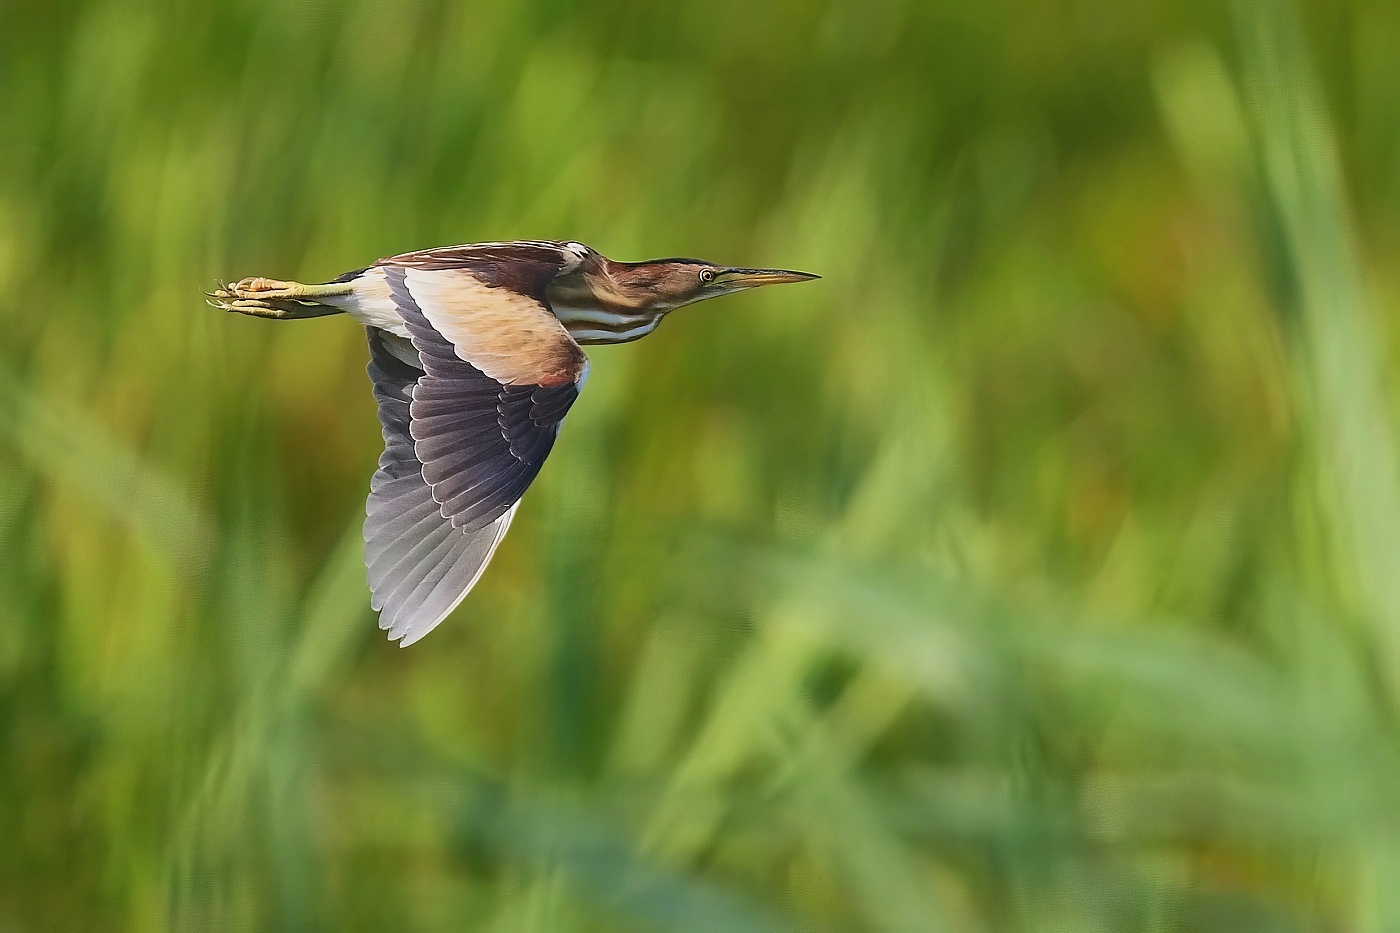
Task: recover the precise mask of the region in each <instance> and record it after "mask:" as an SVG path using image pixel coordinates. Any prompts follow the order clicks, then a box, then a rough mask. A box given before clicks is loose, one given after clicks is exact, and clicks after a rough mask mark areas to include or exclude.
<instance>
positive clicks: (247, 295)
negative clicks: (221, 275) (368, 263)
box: [208, 276, 354, 321]
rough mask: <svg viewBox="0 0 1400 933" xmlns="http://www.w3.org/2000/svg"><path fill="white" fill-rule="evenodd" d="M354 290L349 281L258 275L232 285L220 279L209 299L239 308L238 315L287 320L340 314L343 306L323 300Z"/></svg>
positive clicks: (218, 305)
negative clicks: (289, 279) (311, 281)
mask: <svg viewBox="0 0 1400 933" xmlns="http://www.w3.org/2000/svg"><path fill="white" fill-rule="evenodd" d="M353 290H354V286H353V285H351V284H350V283H348V282H329V283H327V284H325V285H303V284H302V283H301V282H284V281H282V280H281V279H267V278H263V277H262V276H255V277H252V278H246V279H241V280H239V281H237V282H234V283H233V284H232V285H225V284H224V283H222V282H220V283H219V287H218V288H217V289H216V290H215V291H213V292H210V293H209V295H208V298H209V303H210V304H211V305H213V306H214V307H216V308H220V309H222V310H224V311H237V312H238V313H239V314H250V315H253V316H254V317H267V318H276V319H278V320H284V321H285V320H295V319H296V318H307V317H321V316H322V315H326V314H337V313H339V312H340V311H341V310H342V309H341V308H338V307H336V306H335V305H330V304H324V303H322V301H321V299H323V298H331V297H334V296H336V295H347V294H349V293H350V292H352V291H353Z"/></svg>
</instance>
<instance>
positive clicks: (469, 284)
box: [365, 254, 588, 643]
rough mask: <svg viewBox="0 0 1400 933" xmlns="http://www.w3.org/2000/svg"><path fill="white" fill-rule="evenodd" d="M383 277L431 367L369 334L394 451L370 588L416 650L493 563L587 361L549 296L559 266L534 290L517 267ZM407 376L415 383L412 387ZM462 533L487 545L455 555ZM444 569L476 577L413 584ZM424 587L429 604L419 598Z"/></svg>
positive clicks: (368, 531)
mask: <svg viewBox="0 0 1400 933" xmlns="http://www.w3.org/2000/svg"><path fill="white" fill-rule="evenodd" d="M414 255H418V254H414ZM381 268H383V270H384V275H385V280H386V281H387V283H388V285H389V291H390V293H391V295H392V297H393V301H394V305H395V307H396V309H397V310H398V312H399V314H400V315H401V316H402V318H403V320H404V323H405V325H406V327H407V329H408V332H409V336H410V338H411V341H412V347H411V351H412V352H411V354H409V355H410V356H411V358H415V359H416V360H417V361H418V362H419V364H420V366H421V369H415V368H414V367H412V366H411V365H409V364H408V363H406V362H404V359H403V356H404V355H405V354H402V353H401V354H400V355H397V356H396V355H394V354H393V353H392V352H389V351H391V350H392V345H391V344H389V343H387V342H386V341H388V340H390V339H392V338H391V337H390V336H389V335H386V334H382V333H380V334H377V335H376V334H374V333H373V332H372V336H371V349H372V350H373V351H374V355H375V359H376V362H373V363H372V366H374V365H378V367H379V370H380V372H381V374H382V376H381V378H376V379H375V383H376V395H377V396H379V398H380V420H381V423H382V424H383V425H384V433H385V446H386V450H385V459H383V460H381V464H380V470H379V472H378V473H376V476H375V479H376V482H378V483H380V485H381V486H382V487H383V490H384V491H383V493H382V494H381V493H379V492H372V494H371V496H370V517H369V520H368V521H367V522H366V525H365V536H366V542H367V544H366V560H367V562H369V565H370V588H371V591H372V592H373V593H374V596H375V600H376V603H377V604H381V606H382V608H384V615H382V616H381V619H380V624H381V626H384V627H387V628H389V629H390V634H391V637H392V636H394V633H395V632H398V633H400V634H401V635H402V636H403V637H404V638H405V643H408V642H411V641H413V640H416V639H417V638H421V637H422V635H423V634H426V632H427V631H428V630H430V629H431V628H432V627H433V626H435V625H436V624H437V623H438V622H439V621H441V619H442V618H443V616H445V615H446V614H447V613H448V612H450V611H451V609H452V608H453V607H454V606H455V605H456V604H457V602H459V601H460V599H461V596H462V595H465V591H466V589H467V588H470V586H471V585H472V584H473V583H474V582H475V581H476V577H477V576H478V575H479V573H480V569H481V568H482V567H484V566H485V563H486V561H487V560H489V559H490V556H491V553H492V551H493V550H494V549H495V546H496V543H497V542H499V540H500V537H501V536H502V535H504V533H505V529H506V526H507V525H508V524H509V522H510V516H511V515H512V514H513V512H514V508H515V505H516V503H517V502H518V501H519V500H520V497H521V495H523V494H524V492H525V490H526V489H527V488H528V487H529V485H530V483H531V482H532V481H533V480H534V478H535V476H536V475H537V474H538V473H539V470H540V467H541V465H542V464H543V463H544V459H545V457H546V456H548V454H549V451H550V449H551V448H552V447H553V445H554V439H555V437H556V436H557V434H558V432H559V425H560V423H561V422H562V420H563V418H564V415H565V413H566V412H567V411H568V409H569V407H570V406H571V405H572V404H573V402H574V399H576V398H577V397H578V392H579V388H580V387H581V386H582V384H583V379H584V376H585V374H586V372H587V366H588V360H587V357H585V356H584V354H583V351H582V350H581V349H579V346H578V344H576V343H574V341H573V339H572V338H571V337H570V336H569V334H568V332H567V331H566V330H565V329H564V326H563V324H561V323H560V322H559V320H558V318H556V317H555V316H554V314H553V312H552V311H550V309H549V305H548V302H547V299H546V298H545V288H547V287H548V282H549V280H550V279H551V278H552V277H553V275H554V274H556V273H557V272H558V267H557V266H556V267H555V268H554V270H553V271H549V270H545V269H541V270H539V273H538V275H537V277H536V278H535V279H534V280H533V281H527V280H526V279H525V278H524V273H522V272H521V271H520V270H518V269H510V268H508V267H507V266H500V267H497V268H496V270H495V271H494V272H493V271H492V270H487V271H484V272H483V271H479V270H477V269H474V268H472V267H470V266H456V267H442V268H430V267H425V266H424V265H413V264H409V263H407V262H405V263H403V264H391V263H384V264H382V265H381ZM496 273H501V274H503V275H505V276H506V277H514V278H515V281H513V282H511V283H510V284H506V282H505V281H503V280H502V278H501V276H500V275H497V276H496V278H495V280H494V281H496V282H499V283H500V284H490V283H491V282H492V281H493V279H492V275H493V274H496ZM376 341H377V342H378V349H376ZM386 353H388V358H387V361H386V357H385V354H386ZM410 374H411V375H412V376H413V378H414V380H415V381H414V382H413V383H411V384H410V383H407V382H404V380H406V379H407V378H408V376H409V375H410ZM371 376H372V377H374V376H375V373H374V372H371ZM385 379H387V381H384V380H385ZM381 382H384V386H385V388H381ZM400 384H402V385H403V389H402V391H398V392H397V393H396V392H395V391H394V386H398V385H400ZM405 399H406V400H407V405H406V411H403V410H402V408H403V406H402V402H403V401H404V400H405ZM405 414H406V415H407V417H406V418H404V417H402V416H403V415H405ZM391 434H392V435H393V440H391ZM395 470H397V471H398V472H399V473H401V474H403V475H405V476H410V475H416V478H417V479H418V481H419V482H420V483H421V484H422V486H424V487H426V490H427V492H428V493H429V495H430V498H431V501H432V502H433V503H434V504H435V505H436V512H437V514H436V515H434V514H433V509H432V507H431V506H429V505H428V503H427V502H426V501H424V500H423V497H422V493H423V491H424V490H423V489H422V488H418V489H410V486H411V484H410V483H408V482H402V483H400V479H399V478H398V477H395V476H393V475H392V472H393V471H395ZM381 477H383V480H382V481H381ZM391 483H398V484H399V485H394V486H392V488H391ZM376 496H377V497H378V498H376ZM400 496H402V497H403V498H402V499H400V498H399V497H400ZM376 516H382V518H377V517H376ZM444 528H445V529H446V530H445V531H444V530H443V529H444ZM453 534H455V535H460V536H464V537H468V538H471V539H472V540H473V541H477V542H478V544H477V545H474V546H473V548H471V549H470V550H469V552H468V551H462V553H460V554H459V553H458V551H459V550H461V545H460V541H458V540H457V539H456V538H454V537H453ZM439 536H442V537H441V541H439ZM454 548H456V549H457V550H453V549H454ZM371 551H373V552H374V555H373V556H372V555H371ZM440 551H441V554H440V553H439V552H440ZM376 558H377V561H378V562H377V563H376ZM449 558H450V561H449ZM444 562H452V563H453V565H454V567H455V566H456V565H457V564H461V563H464V562H465V563H471V564H472V565H473V566H472V572H471V573H466V572H461V573H456V572H455V571H454V572H452V573H449V572H448V571H443V572H442V576H441V579H440V580H439V582H438V583H433V584H432V587H429V578H428V577H424V578H423V579H421V580H418V581H417V582H413V580H414V577H415V576H416V575H418V574H419V573H423V572H427V571H425V570H424V568H425V567H426V568H431V570H432V572H437V569H436V568H438V566H439V565H441V564H442V563H444ZM449 579H451V580H452V581H454V582H453V585H454V586H455V585H461V584H462V583H463V581H464V580H465V586H464V588H463V590H462V591H461V593H458V594H455V596H454V597H453V599H452V600H451V601H450V604H443V605H445V608H443V605H440V602H441V601H439V600H437V599H436V597H437V595H438V588H437V587H440V588H443V589H444V590H445V589H447V588H450V587H448V585H447V581H448V580H449ZM425 589H426V595H427V596H428V597H432V601H431V602H423V601H422V600H421V597H422V596H423V593H424V591H425ZM391 609H392V612H391V611H390V610H391Z"/></svg>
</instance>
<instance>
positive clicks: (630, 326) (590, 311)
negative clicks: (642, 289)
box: [550, 296, 666, 344]
mask: <svg viewBox="0 0 1400 933" xmlns="http://www.w3.org/2000/svg"><path fill="white" fill-rule="evenodd" d="M550 304H551V306H552V307H553V308H554V314H555V316H556V317H558V318H559V320H560V321H561V322H562V323H563V325H564V327H565V328H566V329H567V330H568V331H569V336H571V337H573V338H574V339H575V340H577V341H578V342H579V343H585V344H590V343H591V344H598V343H628V342H630V341H633V340H636V339H638V338H640V337H645V336H646V335H647V334H649V333H651V332H652V331H654V330H656V325H658V324H660V323H661V318H662V317H664V316H665V313H666V312H665V311H660V310H658V311H652V310H645V309H643V310H638V309H635V308H624V307H620V306H618V305H612V304H603V303H601V302H597V301H594V302H580V301H575V300H566V301H561V300H556V299H555V298H553V297H552V296H551V298H550Z"/></svg>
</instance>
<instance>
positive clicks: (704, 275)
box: [700, 269, 715, 285]
mask: <svg viewBox="0 0 1400 933" xmlns="http://www.w3.org/2000/svg"><path fill="white" fill-rule="evenodd" d="M714 280H715V270H713V269H701V270H700V282H701V283H702V284H704V285H709V284H710V283H711V282H713V281H714Z"/></svg>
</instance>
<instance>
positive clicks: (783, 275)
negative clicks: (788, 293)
mask: <svg viewBox="0 0 1400 933" xmlns="http://www.w3.org/2000/svg"><path fill="white" fill-rule="evenodd" d="M819 278H821V276H819V275H815V274H813V273H811V272H789V271H788V270H786V269H727V270H725V272H724V273H723V275H721V276H720V279H719V281H720V284H722V285H723V286H724V287H725V289H726V290H727V291H739V290H740V289H744V288H756V287H757V286H759V285H779V284H781V283H783V282H807V281H810V280H811V279H819Z"/></svg>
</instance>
